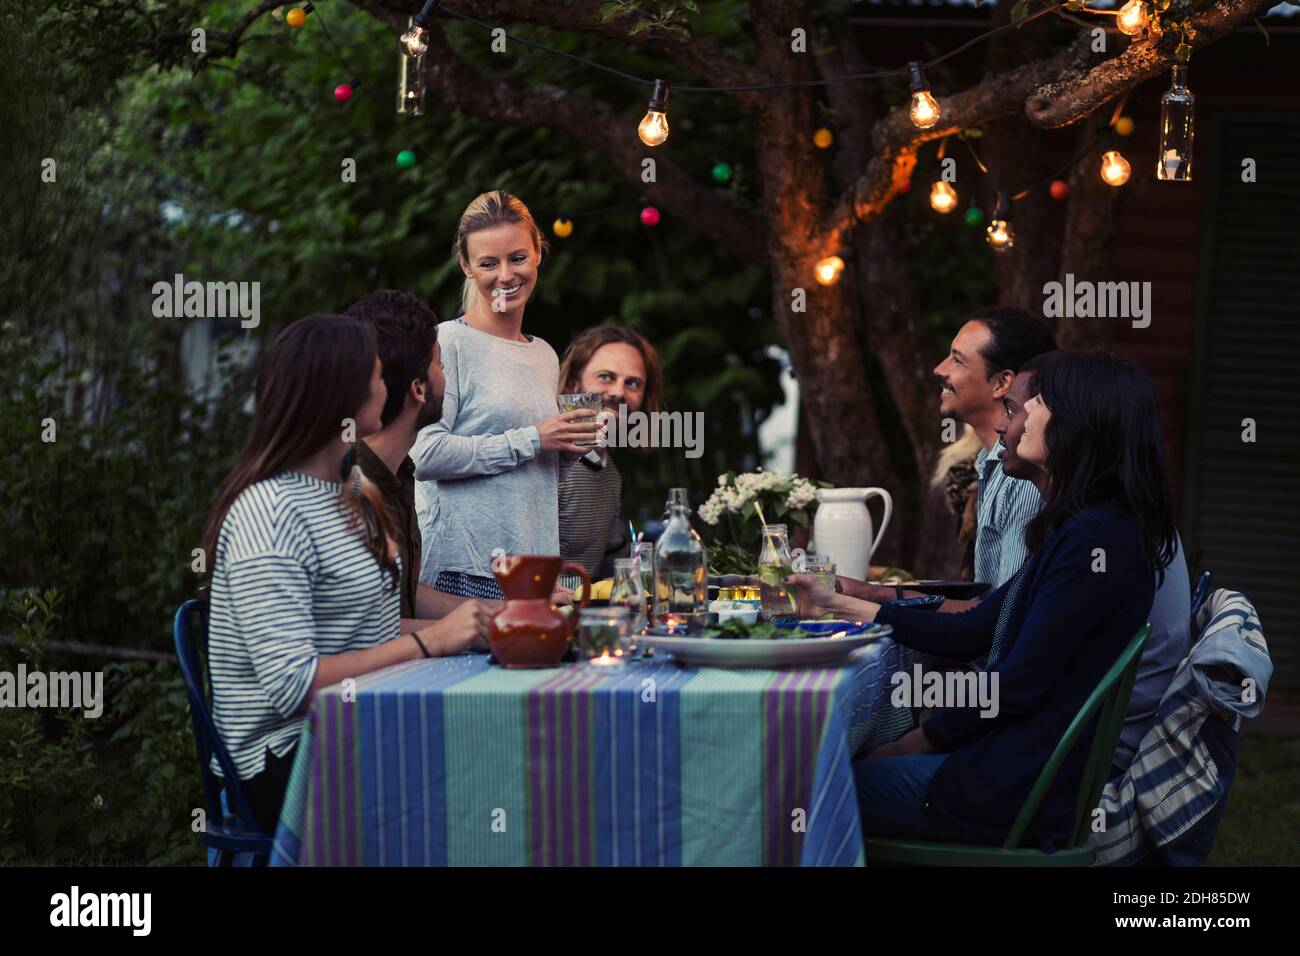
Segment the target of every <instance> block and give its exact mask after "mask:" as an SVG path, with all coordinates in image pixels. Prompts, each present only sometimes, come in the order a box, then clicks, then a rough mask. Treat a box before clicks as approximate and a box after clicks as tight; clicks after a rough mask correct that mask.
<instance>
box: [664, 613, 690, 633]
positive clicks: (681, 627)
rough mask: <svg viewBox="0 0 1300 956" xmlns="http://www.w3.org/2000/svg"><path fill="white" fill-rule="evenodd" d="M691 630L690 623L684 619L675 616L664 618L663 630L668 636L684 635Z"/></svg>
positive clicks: (670, 615)
mask: <svg viewBox="0 0 1300 956" xmlns="http://www.w3.org/2000/svg"><path fill="white" fill-rule="evenodd" d="M690 628H691V622H690V621H688V620H687V619H686V618H685V617H681V616H679V615H677V614H669V615H668V616H667V617H665V618H664V630H665V631H667V632H668V633H669V634H685V633H686V632H687V631H689V630H690Z"/></svg>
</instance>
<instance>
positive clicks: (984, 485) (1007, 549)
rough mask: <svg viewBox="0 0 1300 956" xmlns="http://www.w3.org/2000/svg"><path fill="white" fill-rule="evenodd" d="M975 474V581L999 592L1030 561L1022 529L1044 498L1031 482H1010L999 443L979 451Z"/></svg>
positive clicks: (1017, 479)
mask: <svg viewBox="0 0 1300 956" xmlns="http://www.w3.org/2000/svg"><path fill="white" fill-rule="evenodd" d="M975 473H976V475H977V476H978V478H979V497H978V499H977V504H976V514H977V524H976V527H975V580H976V581H985V582H987V583H988V584H989V586H990V588H991V589H993V588H1000V587H1002V585H1004V584H1006V583H1007V582H1008V581H1010V580H1011V579H1012V578H1013V577H1014V576H1015V573H1016V572H1017V571H1019V570H1020V566H1021V565H1022V564H1024V563H1025V559H1026V558H1028V557H1029V548H1028V547H1027V546H1026V545H1025V526H1026V525H1028V524H1029V522H1030V521H1032V520H1033V518H1034V516H1035V515H1036V514H1038V512H1039V511H1041V510H1042V508H1043V496H1042V495H1040V494H1039V493H1038V488H1037V487H1036V486H1035V485H1034V483H1033V482H1032V481H1025V480H1024V479H1022V478H1012V477H1011V476H1010V475H1008V474H1007V473H1006V472H1004V471H1003V470H1002V442H1001V441H999V442H998V443H997V444H995V445H994V446H993V447H992V448H981V449H980V452H979V454H978V455H976V456H975Z"/></svg>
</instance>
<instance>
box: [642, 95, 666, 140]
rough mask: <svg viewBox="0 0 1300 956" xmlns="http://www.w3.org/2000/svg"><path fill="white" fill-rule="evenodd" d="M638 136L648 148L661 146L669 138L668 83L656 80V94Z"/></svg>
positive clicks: (647, 108) (643, 118) (647, 107)
mask: <svg viewBox="0 0 1300 956" xmlns="http://www.w3.org/2000/svg"><path fill="white" fill-rule="evenodd" d="M636 134H637V135H638V136H640V137H641V142H643V143H645V144H646V145H647V146H660V145H662V144H663V141H664V140H666V139H667V138H668V81H667V80H655V88H654V92H653V93H651V94H650V103H649V105H648V106H646V113H645V116H643V117H641V125H639V126H638V127H637V128H636Z"/></svg>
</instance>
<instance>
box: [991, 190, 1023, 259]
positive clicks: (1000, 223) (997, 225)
mask: <svg viewBox="0 0 1300 956" xmlns="http://www.w3.org/2000/svg"><path fill="white" fill-rule="evenodd" d="M984 231H985V233H986V237H987V239H988V244H989V245H990V246H992V247H993V251H994V252H1006V251H1007V250H1008V249H1010V248H1011V247H1012V246H1014V245H1015V244H1016V237H1015V233H1014V232H1013V231H1012V229H1011V197H1010V196H1009V195H1008V194H1007V193H1005V192H1000V193H998V201H997V205H995V206H994V207H993V218H992V219H991V220H989V227H988V228H987V229H986V230H984Z"/></svg>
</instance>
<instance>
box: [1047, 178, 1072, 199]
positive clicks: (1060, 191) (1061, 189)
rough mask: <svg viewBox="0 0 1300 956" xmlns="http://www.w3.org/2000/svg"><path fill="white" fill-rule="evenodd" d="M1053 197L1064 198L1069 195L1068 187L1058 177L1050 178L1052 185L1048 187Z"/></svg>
mask: <svg viewBox="0 0 1300 956" xmlns="http://www.w3.org/2000/svg"><path fill="white" fill-rule="evenodd" d="M1048 189H1049V190H1050V192H1051V194H1052V198H1053V199H1064V198H1065V197H1066V196H1068V195H1070V187H1069V186H1067V185H1066V184H1065V183H1064V182H1062V181H1061V180H1059V179H1054V180H1052V185H1051V186H1049V187H1048Z"/></svg>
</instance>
